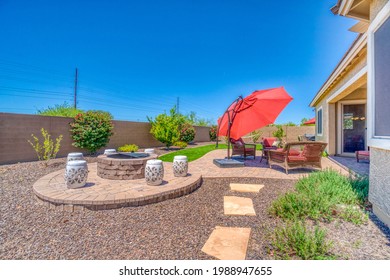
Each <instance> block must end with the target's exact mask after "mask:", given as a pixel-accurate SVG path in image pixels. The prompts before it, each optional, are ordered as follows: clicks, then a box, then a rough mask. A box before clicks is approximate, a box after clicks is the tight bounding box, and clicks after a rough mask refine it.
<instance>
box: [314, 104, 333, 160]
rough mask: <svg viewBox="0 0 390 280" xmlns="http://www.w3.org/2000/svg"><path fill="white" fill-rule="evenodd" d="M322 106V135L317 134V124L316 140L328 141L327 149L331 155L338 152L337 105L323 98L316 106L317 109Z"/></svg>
mask: <svg viewBox="0 0 390 280" xmlns="http://www.w3.org/2000/svg"><path fill="white" fill-rule="evenodd" d="M321 107H322V120H323V121H322V136H321V135H318V134H317V124H316V127H315V134H316V141H322V142H326V143H328V146H327V147H326V151H327V152H328V153H329V154H330V155H334V154H335V153H336V106H335V104H331V103H327V102H326V99H323V100H322V101H321V102H320V103H319V104H318V106H317V107H316V116H317V110H318V109H319V108H321Z"/></svg>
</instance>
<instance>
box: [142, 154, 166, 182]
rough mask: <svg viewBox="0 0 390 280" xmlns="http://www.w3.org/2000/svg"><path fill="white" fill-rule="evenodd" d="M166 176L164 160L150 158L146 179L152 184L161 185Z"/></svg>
mask: <svg viewBox="0 0 390 280" xmlns="http://www.w3.org/2000/svg"><path fill="white" fill-rule="evenodd" d="M163 177H164V166H163V164H162V160H159V159H150V160H148V161H147V162H146V167H145V179H146V183H147V184H148V185H151V186H158V185H161V183H162V181H163Z"/></svg>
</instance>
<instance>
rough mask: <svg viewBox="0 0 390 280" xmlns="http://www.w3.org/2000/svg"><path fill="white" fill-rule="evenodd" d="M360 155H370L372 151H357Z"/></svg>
mask: <svg viewBox="0 0 390 280" xmlns="http://www.w3.org/2000/svg"><path fill="white" fill-rule="evenodd" d="M356 153H357V154H358V155H359V156H367V157H368V156H370V151H356Z"/></svg>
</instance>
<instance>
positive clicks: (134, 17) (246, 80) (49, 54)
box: [0, 0, 356, 123]
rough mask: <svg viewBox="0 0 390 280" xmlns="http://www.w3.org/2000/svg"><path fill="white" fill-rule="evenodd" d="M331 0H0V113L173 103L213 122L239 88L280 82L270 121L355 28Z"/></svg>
mask: <svg viewBox="0 0 390 280" xmlns="http://www.w3.org/2000/svg"><path fill="white" fill-rule="evenodd" d="M336 2H337V1H336V0H325V1H313V0H302V1H288V0H284V1H261V0H223V1H222V0H213V1H210V0H196V1H195V0H192V1H188V0H175V1H173V0H164V1H162V0H161V1H157V0H155V1H132V0H128V1H124V0H123V1H119V0H111V1H102V0H101V1H99V0H95V1H92V0H88V1H76V0H67V1H52V0H51V1H49V0H35V1H27V0H24V1H23V0H20V1H11V0H0V38H1V44H0V100H1V102H0V112H15V113H30V114H31V113H36V111H37V109H43V108H46V107H48V106H54V105H55V104H62V103H63V102H64V101H67V102H68V103H69V104H72V102H73V83H74V71H75V68H76V67H77V68H78V69H79V90H78V107H79V108H81V109H100V110H106V111H110V112H111V113H112V114H113V115H114V118H115V119H119V120H133V121H137V120H138V121H146V116H155V115H157V114H159V113H162V112H164V111H168V110H169V109H170V108H171V107H172V106H174V105H175V104H176V102H177V98H178V97H179V110H180V112H181V113H184V114H186V113H188V112H190V111H195V112H196V113H197V115H198V116H199V117H203V118H207V119H212V120H214V121H216V120H217V118H218V116H220V115H221V114H222V113H223V112H224V110H225V109H226V107H227V106H228V105H229V104H230V103H231V102H232V101H233V100H234V99H235V98H237V96H239V95H243V96H246V95H249V94H250V93H251V92H253V91H254V90H257V89H265V88H272V87H279V86H284V87H285V88H286V90H287V92H288V93H289V94H290V95H291V96H292V97H293V98H294V100H293V101H292V102H291V103H290V104H289V105H288V106H287V107H286V109H285V110H284V111H283V112H282V113H281V115H280V116H279V117H278V119H277V121H276V122H277V123H284V122H288V121H293V122H295V123H299V122H300V121H301V119H302V118H304V117H306V118H311V117H313V116H314V113H313V111H312V108H309V107H308V104H309V102H310V101H311V99H312V98H313V96H314V95H315V93H316V92H317V91H318V89H319V88H320V87H321V85H322V84H323V83H324V82H325V80H326V78H327V77H328V76H329V74H330V73H331V72H332V70H333V68H334V67H335V66H336V65H337V63H338V61H339V60H340V59H341V57H342V56H343V54H344V53H345V51H346V50H347V49H348V47H349V46H350V45H351V43H352V42H353V40H354V38H355V37H356V34H355V33H352V32H350V31H348V28H350V27H351V26H352V25H353V24H354V23H355V21H354V20H351V19H347V18H342V17H339V16H334V15H333V14H332V13H331V12H330V10H329V9H330V8H331V7H332V6H333V5H334V4H335V3H336Z"/></svg>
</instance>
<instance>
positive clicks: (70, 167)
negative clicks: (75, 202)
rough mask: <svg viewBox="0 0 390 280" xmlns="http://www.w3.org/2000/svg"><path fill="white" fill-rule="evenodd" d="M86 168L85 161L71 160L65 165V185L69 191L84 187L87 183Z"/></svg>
mask: <svg viewBox="0 0 390 280" xmlns="http://www.w3.org/2000/svg"><path fill="white" fill-rule="evenodd" d="M87 177H88V166H87V162H86V161H85V160H71V161H69V162H68V163H67V164H66V169H65V176H64V178H65V184H66V186H67V187H68V188H69V189H76V188H81V187H84V186H85V184H86V183H87Z"/></svg>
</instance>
